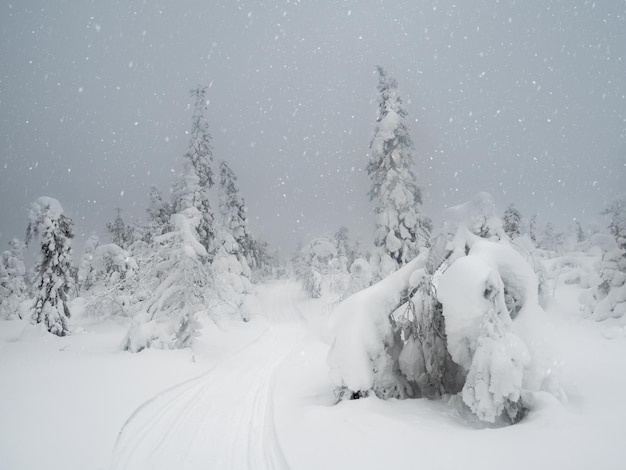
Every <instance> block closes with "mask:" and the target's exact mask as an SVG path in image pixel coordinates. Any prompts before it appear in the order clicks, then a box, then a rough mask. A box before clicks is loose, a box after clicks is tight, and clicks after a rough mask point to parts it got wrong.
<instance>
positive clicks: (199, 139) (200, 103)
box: [172, 87, 215, 261]
mask: <svg viewBox="0 0 626 470" xmlns="http://www.w3.org/2000/svg"><path fill="white" fill-rule="evenodd" d="M190 94H191V96H192V98H193V99H194V100H195V102H194V108H193V117H192V124H191V132H190V137H189V147H188V150H187V152H186V153H185V155H184V156H183V160H184V162H183V171H182V174H181V176H180V178H179V180H178V181H177V182H176V184H175V186H174V191H173V194H172V213H176V214H182V213H183V212H184V211H185V210H187V209H189V208H192V207H193V208H195V209H196V210H197V211H198V213H199V214H200V220H199V223H198V225H197V227H196V231H197V233H198V238H199V241H200V243H201V244H202V246H203V247H204V248H205V250H206V251H207V254H208V256H209V261H210V260H211V259H212V256H213V252H214V250H215V247H214V246H213V245H214V238H215V228H214V220H213V219H214V217H213V211H212V209H211V204H210V202H209V191H210V189H211V187H212V186H213V170H212V169H211V164H212V162H213V152H212V150H211V135H210V134H209V124H208V122H207V120H206V116H205V113H206V111H207V103H206V88H201V87H198V88H196V89H194V90H191V92H190Z"/></svg>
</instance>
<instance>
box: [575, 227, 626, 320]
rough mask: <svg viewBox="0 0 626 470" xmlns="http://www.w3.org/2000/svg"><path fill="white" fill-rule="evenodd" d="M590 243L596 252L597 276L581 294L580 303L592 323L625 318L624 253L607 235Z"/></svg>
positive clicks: (625, 282) (625, 276) (594, 238)
mask: <svg viewBox="0 0 626 470" xmlns="http://www.w3.org/2000/svg"><path fill="white" fill-rule="evenodd" d="M591 243H592V244H593V245H594V246H595V247H596V248H597V250H598V251H599V255H598V257H599V260H598V261H597V264H596V270H597V272H598V273H599V275H598V276H596V277H595V278H592V280H593V281H594V282H593V285H592V286H591V287H590V288H589V289H588V290H587V291H586V292H584V293H583V294H582V296H581V299H580V300H581V302H582V304H583V305H584V308H585V310H586V312H587V313H588V314H590V315H591V317H592V318H593V319H594V320H597V321H602V320H606V319H607V318H619V317H622V316H624V314H626V250H623V249H622V248H620V246H619V245H618V243H617V241H616V239H615V237H614V236H612V235H608V234H595V235H593V236H592V237H591Z"/></svg>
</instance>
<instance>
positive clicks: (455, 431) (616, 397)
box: [0, 282, 626, 470]
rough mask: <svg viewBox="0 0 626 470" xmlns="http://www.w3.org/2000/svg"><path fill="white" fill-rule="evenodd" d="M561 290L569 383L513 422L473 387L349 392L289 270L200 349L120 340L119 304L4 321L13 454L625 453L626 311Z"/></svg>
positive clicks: (337, 462)
mask: <svg viewBox="0 0 626 470" xmlns="http://www.w3.org/2000/svg"><path fill="white" fill-rule="evenodd" d="M555 293H556V298H555V300H554V301H553V302H552V303H551V304H550V305H548V308H547V310H546V314H545V322H544V326H545V328H546V329H547V332H546V336H547V337H549V338H550V340H551V344H550V346H551V348H552V349H553V350H554V351H555V352H557V353H558V354H557V355H556V356H555V357H554V364H553V365H554V368H555V371H557V370H558V371H559V375H560V380H561V384H562V387H563V389H564V392H565V394H566V396H567V398H566V399H564V400H563V401H562V402H560V401H558V400H557V399H556V398H554V397H553V396H552V395H549V394H547V393H545V392H540V393H536V394H535V395H534V397H533V398H534V400H533V404H532V407H531V411H530V413H529V414H528V416H527V417H526V418H525V419H524V420H523V421H522V422H520V423H519V424H517V425H514V426H507V427H497V426H494V425H489V424H485V423H481V422H479V421H478V420H477V419H476V418H475V417H473V416H472V415H471V414H470V413H469V412H467V411H466V410H464V409H463V408H462V407H461V406H460V399H459V398H450V399H445V400H441V401H429V400H425V399H420V400H389V401H382V400H379V399H377V398H375V397H369V398H366V399H361V400H354V401H344V402H341V403H339V404H338V405H334V394H333V389H334V385H333V383H332V382H331V380H330V378H329V371H328V366H327V364H326V356H327V354H328V350H329V345H328V344H327V342H328V337H327V336H325V335H326V332H327V331H328V330H327V327H326V321H327V320H328V319H330V318H332V316H333V310H332V308H330V309H329V308H328V306H326V305H325V304H324V302H323V300H316V301H311V300H304V299H302V298H301V297H299V296H298V294H297V292H296V291H295V287H294V285H293V284H289V283H283V282H275V283H270V284H266V285H263V286H260V287H258V288H257V289H256V293H255V297H254V298H252V299H250V300H249V304H250V308H251V312H252V320H251V321H250V322H249V323H245V324H244V323H234V322H233V323H227V324H223V325H220V327H216V326H215V325H211V324H206V325H205V326H204V329H203V330H202V334H203V335H202V336H201V337H200V338H198V340H197V342H196V344H195V345H194V348H193V350H189V349H186V350H181V351H172V350H167V351H159V350H150V349H149V350H146V351H142V352H141V353H139V354H130V353H126V352H120V351H119V349H118V347H119V343H120V342H121V339H122V338H123V336H124V333H125V326H126V325H124V324H120V323H116V322H115V321H110V320H109V321H105V322H99V323H93V322H91V323H90V322H88V321H86V320H83V321H82V323H81V322H79V319H78V318H75V320H74V321H75V324H74V334H73V335H71V336H68V337H64V338H58V337H56V336H53V335H50V334H48V333H46V332H44V331H42V329H41V328H40V327H35V326H30V325H26V324H25V322H21V321H7V322H3V323H2V324H1V326H2V328H1V329H0V377H2V379H1V380H2V382H1V383H0V407H1V408H0V416H1V417H2V419H0V435H1V436H2V439H0V468H2V469H5V468H6V469H15V470H21V469H24V470H27V469H38V468H46V469H52V470H55V469H64V470H65V469H69V470H73V469H76V470H78V469H81V470H84V469H98V470H99V469H109V468H138V469H141V468H164V467H163V466H155V467H150V466H147V463H152V462H150V461H149V460H147V461H146V460H143V461H142V460H141V459H142V458H143V459H146V458H151V457H150V456H149V455H147V454H149V453H150V450H151V449H153V448H154V446H156V445H157V443H158V446H157V447H158V449H159V452H160V454H158V456H159V457H160V458H161V460H160V461H158V462H156V464H159V465H160V463H161V462H162V463H165V462H169V463H172V461H173V460H174V459H175V458H176V456H177V455H178V456H179V457H180V456H183V457H181V458H182V459H183V460H180V461H179V463H180V462H185V463H184V464H183V463H180V464H179V465H175V464H172V465H173V466H169V467H167V468H180V469H184V468H188V469H195V468H233V469H237V468H252V469H256V468H259V469H262V468H275V469H282V468H290V469H293V470H306V469H320V468H324V469H329V470H332V469H342V470H343V469H346V468H359V469H365V470H368V469H380V468H394V467H396V468H404V467H406V466H407V465H409V466H410V467H413V466H415V467H421V468H441V469H454V468H460V467H463V468H481V469H492V468H493V469H496V468H497V469H501V468H507V469H528V468H533V469H554V468H568V469H585V468H593V469H595V468H602V469H621V468H623V462H624V457H623V451H622V445H623V444H622V443H623V437H624V424H623V423H624V422H626V407H624V406H623V390H624V389H625V388H626V361H624V359H623V358H624V357H626V328H625V324H624V321H623V320H614V319H611V320H608V321H607V322H603V323H595V322H592V321H590V320H588V319H585V318H583V317H582V316H581V314H580V312H579V310H578V302H577V300H576V299H577V295H578V294H579V293H580V289H579V288H578V287H577V286H572V285H567V284H563V283H559V285H558V286H557V289H556V290H555ZM77 323H81V324H80V326H79V327H78V328H77ZM81 328H82V330H81ZM194 361H195V362H194ZM146 402H147V404H146V405H144V406H143V407H142V406H141V405H142V404H144V403H146ZM136 410H137V411H136ZM124 423H127V424H126V425H125V426H124ZM147 423H150V424H147ZM120 430H122V432H121V434H120ZM118 434H119V440H118ZM161 439H162V441H161ZM116 440H117V446H115V445H116ZM114 446H115V447H114ZM114 448H115V451H114ZM34 449H35V450H34ZM177 452H180V453H179V454H177ZM201 456H208V457H206V458H209V459H210V461H208V462H207V461H203V462H202V463H201V464H200V463H199V462H197V461H194V460H193V458H200V457H201ZM116 459H117V460H116ZM168 459H169V461H168ZM185 459H186V461H185ZM139 462H141V463H139ZM131 463H132V464H136V466H134V467H133V466H130V465H131ZM144 463H146V465H145V466H144ZM111 464H113V466H111ZM125 465H126V466H125Z"/></svg>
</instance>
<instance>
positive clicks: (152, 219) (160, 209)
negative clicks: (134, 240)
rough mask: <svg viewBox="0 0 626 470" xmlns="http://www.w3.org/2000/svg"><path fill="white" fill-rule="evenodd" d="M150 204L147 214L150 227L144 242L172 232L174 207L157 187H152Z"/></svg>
mask: <svg viewBox="0 0 626 470" xmlns="http://www.w3.org/2000/svg"><path fill="white" fill-rule="evenodd" d="M149 198H150V202H149V205H148V208H147V209H146V213H147V214H148V227H147V230H146V235H145V236H144V237H143V238H144V241H146V242H150V240H151V239H152V237H153V236H158V235H163V234H164V233H167V232H169V231H170V230H171V228H172V227H171V225H170V217H171V216H172V213H173V212H172V210H173V209H172V205H171V204H170V203H169V202H168V201H166V200H164V199H163V195H162V194H161V191H159V188H157V187H156V186H151V187H150V194H149Z"/></svg>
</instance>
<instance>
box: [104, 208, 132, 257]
mask: <svg viewBox="0 0 626 470" xmlns="http://www.w3.org/2000/svg"><path fill="white" fill-rule="evenodd" d="M106 228H107V232H109V236H110V237H111V242H113V243H115V244H116V245H117V246H119V247H120V248H122V249H124V250H127V249H128V248H129V247H130V245H132V243H133V241H135V228H134V227H133V226H132V225H128V224H127V223H126V222H124V219H123V218H122V209H120V208H119V207H118V208H117V209H115V219H114V220H113V222H107V224H106Z"/></svg>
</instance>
